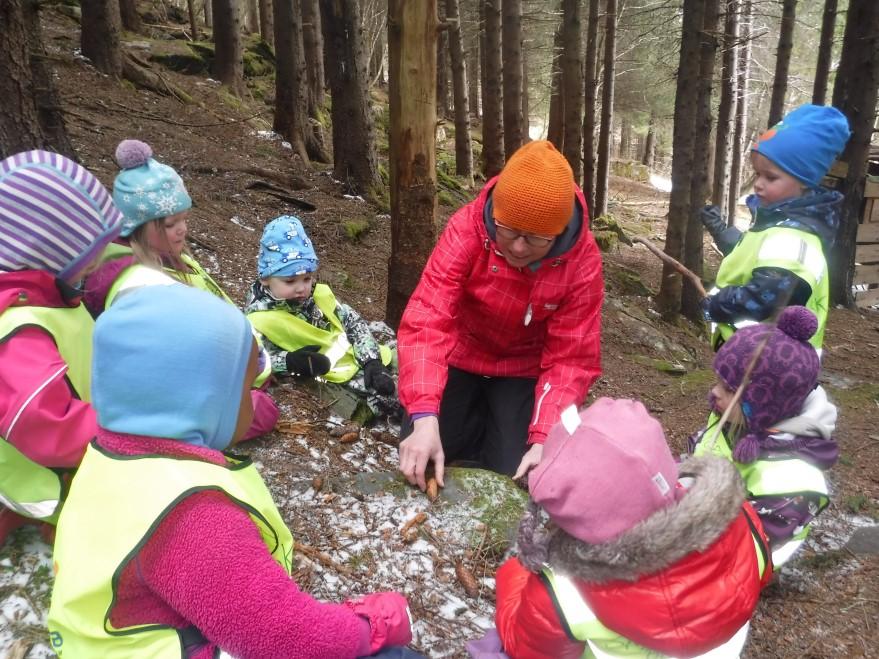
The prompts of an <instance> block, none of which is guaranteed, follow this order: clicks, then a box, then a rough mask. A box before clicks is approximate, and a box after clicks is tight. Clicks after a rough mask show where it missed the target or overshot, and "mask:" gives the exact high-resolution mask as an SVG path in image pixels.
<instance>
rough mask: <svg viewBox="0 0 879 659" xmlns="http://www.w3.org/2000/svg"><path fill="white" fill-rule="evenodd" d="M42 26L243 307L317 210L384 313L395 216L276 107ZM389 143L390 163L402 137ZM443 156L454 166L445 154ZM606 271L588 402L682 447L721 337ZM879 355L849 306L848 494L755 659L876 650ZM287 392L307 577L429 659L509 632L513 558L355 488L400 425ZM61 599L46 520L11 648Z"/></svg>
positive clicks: (838, 350)
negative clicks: (186, 100) (658, 306)
mask: <svg viewBox="0 0 879 659" xmlns="http://www.w3.org/2000/svg"><path fill="white" fill-rule="evenodd" d="M43 26H44V40H45V42H46V44H47V48H48V50H49V55H50V62H51V64H52V66H53V69H54V72H55V76H54V77H55V81H56V83H57V85H58V87H59V89H60V95H61V106H62V107H63V109H64V111H65V114H66V117H65V118H66V122H67V126H68V130H69V132H70V134H71V137H72V140H73V143H74V145H75V148H76V150H77V153H78V154H79V157H80V158H81V160H82V162H83V164H84V165H86V166H87V167H88V168H89V169H91V170H92V171H93V172H95V173H96V174H97V175H98V176H99V177H100V178H101V180H102V181H103V182H104V183H105V184H106V185H107V186H108V187H110V186H111V185H112V182H113V178H114V176H115V174H116V166H115V164H114V162H113V153H114V150H115V147H116V144H117V143H118V142H119V141H120V140H121V139H125V138H138V139H142V140H145V141H147V142H149V143H150V144H151V145H152V147H153V150H154V152H155V154H156V156H157V157H158V158H159V159H160V160H161V161H162V162H165V163H168V164H171V165H173V166H174V167H175V168H176V169H177V171H178V172H179V173H180V174H181V176H182V177H183V179H184V181H185V183H186V185H187V187H188V189H189V192H190V194H191V196H192V198H193V200H194V204H195V205H194V207H193V209H192V212H191V214H190V221H189V227H190V229H189V231H190V236H191V239H192V240H191V248H192V250H193V252H194V254H195V256H196V257H197V258H198V260H199V261H200V262H201V263H202V264H203V265H204V266H205V267H206V268H207V269H208V270H209V271H210V272H211V273H212V274H213V275H214V276H215V277H216V278H217V280H218V282H219V283H220V284H221V285H222V286H223V287H224V288H225V289H226V291H227V292H228V293H229V294H230V295H231V296H232V297H233V299H234V300H235V301H236V302H238V303H241V302H243V299H244V295H245V292H246V289H247V287H248V286H249V284H250V283H251V281H252V280H253V279H254V276H255V272H254V270H255V256H256V250H257V244H258V240H259V236H260V233H261V230H262V227H263V226H264V225H265V223H266V222H267V221H269V220H270V219H272V218H273V217H275V216H277V215H280V214H284V213H289V214H297V215H299V216H300V217H301V218H302V219H303V221H304V223H305V225H306V228H307V230H308V232H309V234H310V236H311V238H312V240H313V241H314V243H315V245H316V248H317V251H318V254H319V255H320V257H321V264H322V266H321V272H320V278H321V279H322V280H323V281H326V282H327V283H328V284H330V285H331V287H332V288H333V290H334V291H335V293H336V295H337V296H338V297H339V299H341V300H343V301H345V302H347V303H349V304H350V305H352V306H353V307H354V308H356V309H358V310H359V311H361V313H362V314H363V315H364V316H365V317H366V318H368V319H369V320H371V321H375V322H376V323H379V322H380V321H381V320H382V317H383V314H384V308H385V292H386V281H387V261H388V256H389V253H390V218H389V215H388V214H387V210H386V209H381V208H379V207H377V206H375V205H373V204H372V203H370V202H367V201H363V200H361V199H359V198H357V197H352V196H350V195H346V192H347V191H346V190H345V186H344V185H343V184H341V183H339V182H337V181H334V180H333V178H332V176H331V171H330V170H329V169H328V168H327V167H326V166H320V165H317V166H315V167H313V168H312V169H307V168H305V167H303V166H302V163H301V162H299V161H298V159H296V158H294V157H293V155H292V152H291V151H290V149H289V148H288V147H287V146H286V145H284V144H283V143H282V141H281V140H280V139H278V138H277V137H276V136H274V135H272V134H271V131H270V129H271V110H270V108H269V107H268V106H267V105H266V104H265V103H264V102H262V101H260V100H257V99H255V98H247V99H245V100H244V101H238V100H235V99H232V98H230V97H229V96H228V95H227V94H226V93H225V92H224V91H223V90H222V89H221V88H220V87H219V85H218V84H216V83H215V82H213V81H211V80H209V79H208V78H207V77H205V76H186V75H182V74H177V73H173V72H169V71H165V70H162V75H163V76H165V77H166V78H167V79H169V80H171V81H173V82H174V84H176V85H178V86H179V87H181V88H182V89H184V90H186V91H187V93H189V94H191V96H192V97H193V103H190V104H183V103H181V102H179V101H177V100H175V99H173V98H169V97H163V96H158V95H156V94H154V93H151V92H146V91H142V90H135V89H132V88H131V87H130V86H129V85H127V84H121V83H119V82H116V81H113V80H110V79H108V78H106V77H105V76H102V75H101V74H99V73H97V72H96V71H95V70H94V69H93V68H92V67H91V66H90V65H89V64H88V63H87V62H86V61H84V60H83V59H82V58H81V57H79V56H78V41H79V40H78V24H76V23H75V22H74V21H73V20H71V19H69V18H67V17H65V16H63V15H61V14H58V13H56V12H54V11H51V10H50V11H45V12H44V17H43ZM157 36H158V35H157ZM136 41H137V44H135V45H136V46H137V47H138V48H139V51H140V53H141V56H142V57H143V58H146V57H148V56H149V51H150V50H154V49H158V48H161V47H163V44H162V42H161V41H150V40H146V39H143V38H140V37H139V38H137V39H136ZM258 112H259V113H260V114H259V115H258V116H256V117H254V116H253V115H255V114H256V113H258ZM383 116H386V111H380V110H377V118H378V119H379V125H382V117H383ZM379 132H381V129H380V130H379ZM379 140H380V142H383V143H384V145H385V146H384V153H383V154H382V155H383V156H386V138H385V137H384V136H380V137H379ZM448 148H449V149H450V150H453V145H448ZM380 150H381V149H380ZM440 161H441V166H442V162H447V159H445V158H440ZM258 180H261V181H268V182H270V183H272V184H274V185H279V184H280V185H282V187H286V188H289V189H291V190H293V192H292V194H293V195H294V196H297V197H300V198H302V199H304V200H307V201H308V202H310V203H311V204H313V205H314V206H316V208H317V210H316V211H315V212H308V213H303V212H301V211H300V210H299V209H297V208H296V207H295V206H294V205H288V204H285V203H283V202H280V201H279V200H278V199H276V198H275V197H272V196H270V195H267V194H265V193H264V192H261V191H259V190H257V189H254V188H249V187H248V186H249V185H250V184H252V183H254V182H255V181H258ZM476 190H477V188H474V189H472V190H470V191H468V192H466V193H465V194H462V193H461V192H460V191H456V190H446V192H445V195H443V196H442V197H441V201H444V202H446V203H445V204H443V205H441V207H440V216H441V217H442V218H443V219H444V220H445V219H446V218H447V217H448V215H449V214H450V213H451V212H452V211H453V210H454V205H456V204H457V203H458V202H460V201H463V200H464V199H465V198H468V197H469V196H472V195H475V193H476ZM667 201H668V199H667V195H666V194H665V193H662V192H659V191H657V190H655V189H654V188H651V187H649V186H647V185H644V184H642V183H637V182H633V181H629V180H626V179H620V178H613V179H612V180H611V203H610V213H611V214H612V215H613V216H614V217H615V219H616V220H617V221H618V222H619V223H620V225H621V226H622V227H623V228H624V230H625V231H627V232H628V233H629V234H630V235H633V234H639V235H643V236H646V237H648V238H651V239H653V240H654V242H656V243H657V244H659V245H661V244H662V242H663V239H664V224H665V220H664V217H665V214H666V212H667ZM706 252H707V254H708V257H707V262H708V263H707V267H708V269H709V271H711V270H713V269H714V268H716V266H717V262H718V259H717V256H716V253H714V252H712V251H711V249H710V246H708V245H706ZM604 272H605V279H606V285H607V291H608V295H607V300H606V303H605V308H604V315H603V331H602V334H603V339H602V353H603V368H604V374H603V375H602V377H601V379H600V380H599V381H598V382H597V383H596V385H595V386H594V387H593V390H592V392H591V393H590V400H592V399H593V398H594V397H595V396H616V397H630V398H638V399H640V400H642V401H643V402H644V403H645V405H647V407H648V408H649V409H650V410H651V411H652V412H653V413H654V414H655V415H656V416H657V417H658V418H659V419H660V420H661V421H662V423H663V426H664V427H665V429H666V431H667V434H668V438H669V441H670V443H671V445H672V447H673V450H674V451H675V452H676V453H682V452H683V451H684V446H685V442H686V438H687V437H688V436H689V435H690V434H691V433H692V432H694V431H695V430H697V429H698V428H699V427H700V426H701V424H702V423H703V422H704V420H705V418H706V413H707V407H706V402H705V401H706V395H707V392H708V389H709V388H710V386H711V383H712V375H711V370H710V366H711V352H710V350H709V348H708V345H707V341H706V336H705V333H704V329H703V328H698V327H695V326H692V325H689V324H686V323H681V324H680V325H670V324H667V323H664V322H662V321H661V320H660V319H659V317H658V314H657V313H656V312H655V311H654V309H653V302H652V295H653V294H654V293H655V292H656V290H657V289H658V284H659V278H660V273H661V268H660V265H659V263H658V261H656V260H655V258H654V257H653V256H652V255H650V254H649V253H648V252H647V250H646V249H645V248H643V247H642V246H638V247H630V246H627V245H625V244H619V245H617V246H615V247H613V248H611V249H610V250H609V251H608V252H606V253H605V254H604ZM376 326H377V327H378V326H379V325H376ZM877 363H879V313H877V312H873V311H861V312H856V311H850V310H844V309H834V310H833V311H832V312H831V317H830V322H829V328H828V331H827V338H826V340H825V358H824V372H823V375H822V382H823V384H824V386H825V387H826V388H827V389H828V391H829V393H830V396H831V398H832V399H833V400H834V401H835V402H836V403H837V404H838V405H839V408H840V419H839V424H838V432H837V435H836V437H837V439H838V441H839V443H840V447H841V453H842V457H841V459H840V461H839V464H837V465H836V467H834V469H833V470H832V472H831V475H830V480H831V483H832V491H833V495H832V503H831V505H830V507H829V508H828V509H827V510H826V511H825V512H824V513H823V514H822V516H821V517H820V518H819V519H818V521H817V522H816V524H815V529H814V532H813V533H812V535H811V537H810V539H809V541H808V543H807V545H806V546H805V548H804V549H802V550H801V551H800V553H799V555H798V556H797V557H796V558H795V560H793V561H792V562H791V563H789V564H788V565H786V566H785V567H784V568H783V569H781V570H780V572H779V573H778V574H777V575H776V576H775V578H774V581H773V583H772V584H771V585H770V586H769V588H768V589H767V590H766V591H765V593H764V597H763V599H762V601H761V603H760V606H759V609H758V611H757V613H756V615H755V617H754V620H753V622H752V631H751V635H750V638H749V641H748V645H747V647H746V651H745V655H744V656H745V657H749V658H756V657H831V656H840V657H841V656H846V657H879V615H877V613H879V558H877V557H876V555H875V554H874V555H870V554H868V553H860V552H857V551H852V550H851V549H850V548H848V547H846V542H847V541H848V539H849V538H850V536H851V535H852V533H854V532H855V530H856V529H858V528H861V527H870V526H875V525H876V523H877V518H879V429H877V424H876V419H877V417H879V383H877V380H879V378H877V368H876V364H877ZM272 393H273V395H274V396H275V397H276V399H277V400H278V401H279V403H280V405H281V408H282V421H283V423H282V424H280V425H279V429H278V430H277V431H275V432H273V433H271V434H270V435H268V436H267V437H265V438H263V439H260V440H257V441H254V442H251V443H249V444H245V445H242V446H241V447H239V449H240V450H239V452H246V453H250V454H251V455H252V456H253V458H254V460H255V461H256V462H257V463H258V464H259V465H261V468H262V473H263V475H264V477H265V479H266V481H267V482H268V483H269V485H270V487H271V489H272V491H273V494H274V495H275V499H276V501H277V502H278V505H279V507H280V509H281V512H282V513H283V514H284V516H285V518H286V520H287V522H288V523H289V525H290V527H291V530H292V531H293V534H294V537H295V538H296V539H297V541H299V542H300V543H303V545H302V546H301V547H300V551H299V552H298V553H297V556H298V559H297V571H296V573H295V575H294V576H295V579H296V580H297V583H299V585H300V586H301V587H302V588H303V589H305V590H307V591H309V592H311V593H313V594H314V595H315V596H316V597H318V598H321V599H326V600H333V601H340V600H342V599H344V598H345V597H347V596H349V595H355V594H359V593H364V592H368V591H371V590H388V589H394V590H399V591H401V592H403V593H405V594H406V595H407V597H409V599H410V602H411V603H412V609H413V616H414V618H415V620H416V623H415V627H414V631H415V638H414V642H413V647H415V648H417V649H419V650H420V651H422V652H424V653H425V654H427V655H428V656H430V657H460V656H464V652H463V645H464V642H465V641H466V640H468V639H471V638H475V637H478V636H481V634H482V631H483V630H484V629H485V628H487V627H489V626H491V625H492V623H493V613H494V601H493V590H494V588H493V586H494V582H493V579H492V575H493V572H494V569H495V568H496V567H497V565H498V564H499V562H500V560H501V559H502V556H501V555H498V554H497V553H492V552H490V551H475V552H473V551H470V552H469V553H464V552H465V550H464V549H463V543H462V542H461V539H460V538H459V537H457V536H456V534H455V529H454V528H453V527H454V522H453V521H449V520H446V519H445V518H444V517H443V516H442V513H441V510H440V509H432V508H431V507H430V504H429V503H428V502H427V500H426V499H425V498H424V497H423V496H422V495H420V494H417V493H415V492H414V491H413V492H412V493H411V494H410V497H409V502H410V505H406V506H400V505H399V502H394V501H393V500H390V499H388V498H387V497H382V496H378V495H375V496H369V495H367V496H364V495H363V494H361V493H358V492H354V491H352V490H350V489H349V488H348V486H347V485H346V484H347V483H350V482H351V479H352V478H354V477H355V476H356V475H357V474H362V473H364V472H372V473H376V472H393V470H394V468H395V466H396V449H395V444H396V441H397V440H396V436H395V429H394V428H392V427H377V428H372V429H364V430H363V431H362V432H361V433H360V440H359V441H357V442H354V443H352V444H341V443H340V442H339V440H338V438H336V437H334V436H333V434H331V433H332V431H333V430H334V428H336V427H337V426H338V425H339V424H340V423H341V422H342V419H340V418H338V417H336V416H334V415H333V413H332V411H331V409H330V408H331V403H332V401H328V400H321V399H320V398H319V397H318V396H316V395H315V394H313V393H311V392H309V391H308V390H306V389H305V388H303V387H302V386H301V385H299V384H297V383H295V382H284V383H280V384H278V385H277V386H275V387H274V389H273V392H272ZM420 511H426V512H428V520H429V521H428V524H427V525H425V527H424V528H423V530H422V531H421V533H420V536H419V539H418V540H417V541H415V542H413V543H408V544H407V543H405V542H403V540H402V539H401V538H400V535H399V529H400V528H401V527H402V526H403V525H404V524H405V522H406V521H407V520H409V519H411V518H412V517H413V516H414V515H415V514H416V513H417V512H420ZM874 530H875V529H874ZM458 563H462V564H464V565H465V566H466V567H468V568H469V569H470V570H471V571H472V572H473V573H474V574H475V576H476V578H477V582H478V592H472V591H471V593H470V594H468V593H467V592H465V590H464V588H463V587H462V585H461V584H460V583H459V580H458V579H457V578H456V572H455V567H456V564H458ZM50 590H51V549H50V548H49V547H48V546H47V545H46V544H45V543H43V542H42V540H41V539H40V538H39V536H38V534H36V533H35V532H34V531H30V530H23V531H21V532H19V533H18V534H17V535H16V536H15V537H14V538H13V541H12V542H10V543H8V544H7V546H6V547H4V548H3V549H2V550H0V656H4V655H5V656H9V657H15V658H16V659H21V658H22V657H43V656H51V651H50V650H49V648H48V645H47V642H46V631H45V616H46V610H47V608H48V600H49V594H50Z"/></svg>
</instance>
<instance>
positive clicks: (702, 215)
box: [699, 206, 726, 240]
mask: <svg viewBox="0 0 879 659" xmlns="http://www.w3.org/2000/svg"><path fill="white" fill-rule="evenodd" d="M699 220H700V221H701V222H702V226H704V227H705V228H706V229H708V233H710V234H711V237H712V238H714V239H715V240H717V238H718V236H720V234H722V233H723V232H724V231H726V220H725V219H724V218H722V217H721V216H720V209H719V208H718V207H717V206H703V207H702V209H701V210H700V211H699Z"/></svg>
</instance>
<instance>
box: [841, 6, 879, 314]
mask: <svg viewBox="0 0 879 659" xmlns="http://www.w3.org/2000/svg"><path fill="white" fill-rule="evenodd" d="M877 93H879V2H875V0H849V5H848V18H847V20H846V23H845V36H844V37H843V43H842V56H841V58H840V62H839V69H838V70H837V72H836V83H835V84H834V86H833V106H834V107H836V108H838V109H839V110H841V111H842V112H843V114H845V116H846V117H847V118H848V122H849V128H850V129H851V131H852V136H851V138H850V139H849V141H848V145H847V146H846V148H845V151H843V154H842V156H841V159H842V160H843V161H844V162H847V163H848V174H847V176H846V179H845V181H844V182H843V186H842V190H841V191H842V193H843V194H844V195H845V201H844V205H843V210H842V217H841V222H840V227H839V230H838V232H837V238H836V243H835V244H834V246H833V249H832V250H831V253H830V259H829V260H830V264H829V265H830V302H831V304H844V305H846V306H848V307H851V306H853V305H854V299H853V296H852V280H853V275H854V263H855V244H856V239H857V232H858V221H859V219H860V217H859V215H860V211H861V205H862V202H863V198H864V174H865V170H866V164H867V156H868V154H869V152H870V140H871V138H872V135H873V125H874V123H875V121H876V97H877Z"/></svg>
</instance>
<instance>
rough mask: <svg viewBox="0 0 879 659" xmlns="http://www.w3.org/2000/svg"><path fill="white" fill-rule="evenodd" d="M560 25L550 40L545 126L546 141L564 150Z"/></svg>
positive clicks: (563, 98) (563, 100) (563, 84)
mask: <svg viewBox="0 0 879 659" xmlns="http://www.w3.org/2000/svg"><path fill="white" fill-rule="evenodd" d="M562 29H563V28H562V24H561V23H559V26H558V27H557V28H556V31H555V35H554V36H553V40H552V64H551V65H550V67H549V74H550V83H549V120H548V122H547V126H546V139H547V140H549V141H550V142H552V143H553V145H554V146H555V148H556V149H558V150H559V151H562V150H563V149H564V148H565V97H564V94H563V92H564V86H565V83H564V77H565V73H564V71H563V70H562V57H563V55H562V47H563V46H562Z"/></svg>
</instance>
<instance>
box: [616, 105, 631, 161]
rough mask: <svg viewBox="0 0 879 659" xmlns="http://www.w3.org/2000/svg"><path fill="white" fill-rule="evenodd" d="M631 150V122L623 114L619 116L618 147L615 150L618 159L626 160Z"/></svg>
mask: <svg viewBox="0 0 879 659" xmlns="http://www.w3.org/2000/svg"><path fill="white" fill-rule="evenodd" d="M631 152H632V124H631V123H629V120H628V119H627V118H626V117H625V116H622V115H621V116H620V148H619V149H618V150H617V154H618V157H619V158H620V160H628V159H629V154H631Z"/></svg>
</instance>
